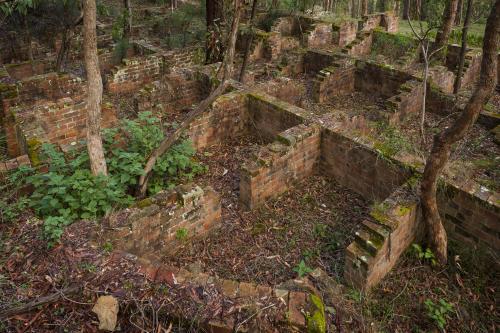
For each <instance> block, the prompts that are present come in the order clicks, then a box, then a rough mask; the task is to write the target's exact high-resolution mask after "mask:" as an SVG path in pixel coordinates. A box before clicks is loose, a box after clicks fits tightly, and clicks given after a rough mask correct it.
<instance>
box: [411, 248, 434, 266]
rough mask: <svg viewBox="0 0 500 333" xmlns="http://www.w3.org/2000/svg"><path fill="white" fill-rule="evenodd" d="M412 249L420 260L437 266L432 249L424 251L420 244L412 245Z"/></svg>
mask: <svg viewBox="0 0 500 333" xmlns="http://www.w3.org/2000/svg"><path fill="white" fill-rule="evenodd" d="M412 249H413V251H414V253H415V255H416V257H417V258H418V259H419V260H423V261H427V262H429V263H430V264H431V265H432V266H435V265H436V264H437V261H436V257H435V256H434V253H433V252H432V250H431V249H429V248H426V249H425V250H424V249H423V248H422V246H420V245H419V244H412Z"/></svg>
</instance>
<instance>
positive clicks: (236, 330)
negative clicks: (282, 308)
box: [235, 303, 276, 332]
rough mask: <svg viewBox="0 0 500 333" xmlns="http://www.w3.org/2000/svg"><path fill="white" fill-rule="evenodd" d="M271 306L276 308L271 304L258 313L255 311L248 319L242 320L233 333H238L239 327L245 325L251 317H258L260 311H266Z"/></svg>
mask: <svg viewBox="0 0 500 333" xmlns="http://www.w3.org/2000/svg"><path fill="white" fill-rule="evenodd" d="M273 306H276V304H274V303H273V304H271V305H268V306H266V307H264V308H262V309H260V310H258V311H256V312H255V313H254V314H252V315H251V316H250V317H248V318H247V319H245V320H243V321H242V322H241V323H239V324H238V326H236V329H235V332H238V330H239V329H240V327H241V326H242V325H243V324H245V323H246V322H247V321H249V320H250V319H252V318H253V317H255V316H256V315H258V314H259V313H261V312H262V311H264V310H267V309H269V308H272V307H273Z"/></svg>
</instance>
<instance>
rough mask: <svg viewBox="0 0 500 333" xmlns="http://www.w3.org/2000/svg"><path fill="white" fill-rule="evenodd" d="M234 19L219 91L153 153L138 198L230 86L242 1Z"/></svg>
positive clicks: (209, 97)
mask: <svg viewBox="0 0 500 333" xmlns="http://www.w3.org/2000/svg"><path fill="white" fill-rule="evenodd" d="M234 6H235V10H234V18H233V23H232V25H231V34H230V35H229V48H228V51H227V53H226V56H225V57H224V62H223V65H222V67H223V74H222V79H221V82H220V83H219V86H218V87H217V89H215V90H214V91H213V92H212V93H211V94H210V95H209V96H208V97H207V98H206V99H204V100H203V101H202V102H201V103H200V104H199V105H198V106H197V107H196V108H195V109H193V110H192V111H191V112H189V114H188V115H187V118H186V119H185V120H184V121H183V122H182V124H181V125H180V126H179V127H178V128H177V129H176V130H175V131H174V132H173V133H172V134H171V135H170V136H167V137H166V138H165V139H164V140H163V141H162V142H161V143H160V145H159V146H158V148H156V149H155V150H154V151H153V152H152V153H151V156H150V157H149V158H148V161H147V162H146V166H145V167H144V172H143V175H141V177H140V178H139V183H138V185H137V192H136V194H137V196H138V197H143V196H144V195H145V194H146V190H147V187H148V180H149V177H150V175H151V172H152V171H153V168H154V166H155V164H156V161H157V160H158V159H159V158H160V157H161V156H162V155H163V154H164V153H165V152H166V151H167V150H168V149H169V148H170V147H172V145H173V144H174V143H175V142H176V141H177V140H179V138H180V137H181V135H182V133H183V132H184V130H186V129H187V128H188V127H189V125H190V124H191V122H192V121H193V120H194V119H196V118H197V117H198V116H199V115H200V114H202V113H203V112H204V111H205V110H207V109H208V108H209V107H210V105H212V103H213V102H214V101H215V100H216V99H217V97H219V96H220V95H221V94H222V93H223V92H224V91H225V90H226V87H227V85H228V83H227V80H228V79H229V78H230V77H231V74H232V69H233V59H234V53H235V48H236V37H237V32H238V26H239V22H240V13H241V5H240V0H236V1H235V3H234Z"/></svg>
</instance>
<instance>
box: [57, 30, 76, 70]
mask: <svg viewBox="0 0 500 333" xmlns="http://www.w3.org/2000/svg"><path fill="white" fill-rule="evenodd" d="M72 36H73V31H72V30H70V29H69V28H66V29H64V31H63V35H62V40H61V46H60V47H59V51H58V52H57V59H56V72H61V71H62V70H63V67H64V64H65V63H66V59H67V57H68V53H69V49H70V45H71V38H72Z"/></svg>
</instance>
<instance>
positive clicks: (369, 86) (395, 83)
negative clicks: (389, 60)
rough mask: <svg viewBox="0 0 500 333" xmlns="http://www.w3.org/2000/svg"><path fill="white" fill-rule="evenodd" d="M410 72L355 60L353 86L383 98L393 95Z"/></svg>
mask: <svg viewBox="0 0 500 333" xmlns="http://www.w3.org/2000/svg"><path fill="white" fill-rule="evenodd" d="M411 79H412V76H411V75H410V74H407V73H405V72H402V71H399V70H396V69H394V68H391V67H388V66H385V65H380V64H376V63H374V62H369V61H361V60H358V61H356V71H355V81H354V88H355V89H356V90H357V91H362V92H364V93H367V94H373V95H376V96H381V97H384V98H389V97H391V96H393V95H395V94H396V93H397V91H398V89H399V87H400V86H401V85H402V84H403V83H405V82H406V81H409V80H411Z"/></svg>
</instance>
